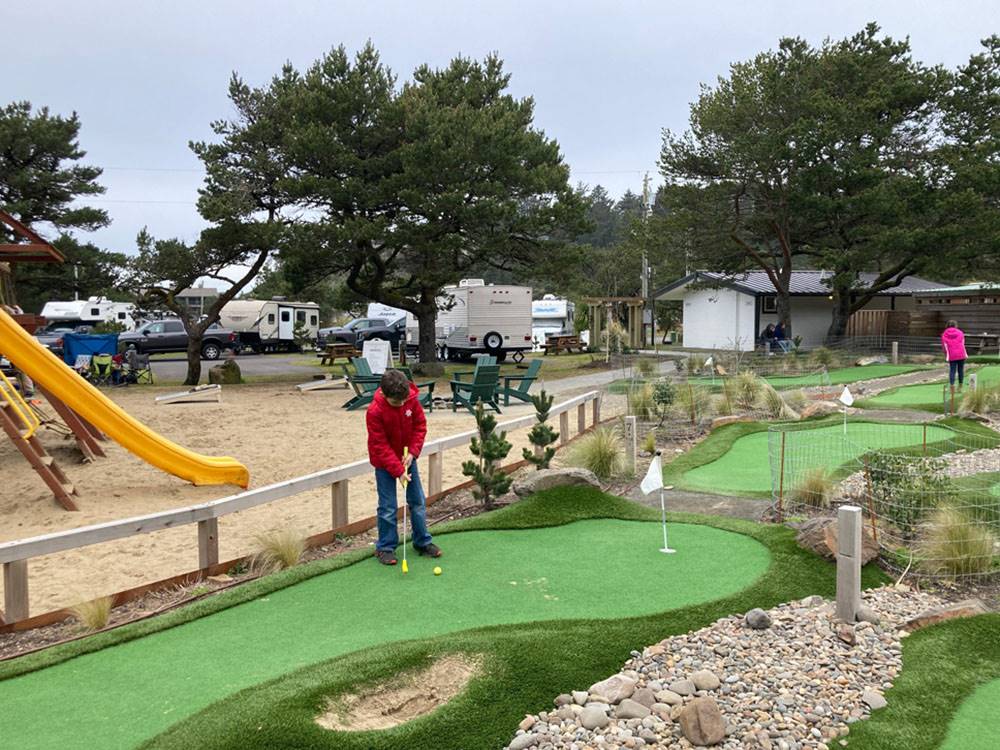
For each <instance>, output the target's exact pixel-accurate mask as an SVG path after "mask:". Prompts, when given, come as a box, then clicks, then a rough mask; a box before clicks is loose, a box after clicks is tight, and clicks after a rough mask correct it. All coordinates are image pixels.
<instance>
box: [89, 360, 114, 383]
mask: <svg viewBox="0 0 1000 750" xmlns="http://www.w3.org/2000/svg"><path fill="white" fill-rule="evenodd" d="M113 371H114V363H113V362H112V360H111V355H110V354H95V355H94V356H93V357H91V358H90V382H91V383H93V384H94V385H111V376H112V374H113Z"/></svg>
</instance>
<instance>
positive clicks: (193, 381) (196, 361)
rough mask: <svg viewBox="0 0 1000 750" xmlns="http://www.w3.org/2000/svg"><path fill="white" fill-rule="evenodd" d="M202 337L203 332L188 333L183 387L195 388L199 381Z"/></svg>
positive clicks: (193, 331) (192, 331) (195, 330)
mask: <svg viewBox="0 0 1000 750" xmlns="http://www.w3.org/2000/svg"><path fill="white" fill-rule="evenodd" d="M203 335H204V332H203V331H200V330H197V329H194V330H191V331H188V347H187V360H188V371H187V377H186V378H185V379H184V385H190V386H195V385H198V382H199V381H200V380H201V339H202V336H203Z"/></svg>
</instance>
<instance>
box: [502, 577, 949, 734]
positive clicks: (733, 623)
mask: <svg viewBox="0 0 1000 750" xmlns="http://www.w3.org/2000/svg"><path fill="white" fill-rule="evenodd" d="M863 598H864V603H865V604H866V605H867V607H868V608H869V611H868V612H867V613H866V617H870V619H872V620H876V622H875V623H872V622H861V623H858V624H857V625H856V626H848V625H843V624H839V623H837V622H836V620H835V619H834V616H833V605H832V603H829V602H827V601H825V600H824V599H823V598H822V597H818V596H812V597H808V598H806V599H803V600H801V601H797V602H792V603H790V604H782V605H779V606H778V607H775V608H774V609H772V610H770V611H769V612H767V613H764V612H763V611H761V610H753V611H752V612H751V613H748V615H747V616H746V617H744V616H739V615H733V616H730V617H726V618H723V619H721V620H718V621H717V622H715V623H714V624H712V625H710V626H708V627H707V628H703V629H702V630H698V631H695V632H692V633H688V634H686V635H680V636H674V637H671V638H667V639H665V640H663V641H661V642H660V643H658V644H655V645H652V646H650V647H648V648H646V649H645V650H644V651H642V652H641V653H640V652H638V651H633V652H632V658H631V659H630V660H629V661H628V662H626V663H625V665H624V667H623V669H622V670H621V672H619V673H618V674H617V675H614V676H612V677H610V678H608V679H607V680H602V681H601V682H599V683H596V684H594V685H591V686H590V687H589V688H582V689H578V690H576V691H574V692H572V693H567V694H564V695H560V696H559V697H558V698H556V699H555V705H556V708H555V709H554V710H552V711H543V712H541V713H539V714H536V715H533V716H527V717H526V718H525V719H524V720H523V721H522V722H521V724H520V728H519V729H518V731H517V734H516V735H514V737H513V738H512V740H511V742H510V744H509V745H508V748H509V750H525V748H538V749H539V750H555V749H556V748H560V749H563V750H595V749H596V748H600V749H601V750H612V749H617V748H640V747H657V748H667V749H669V750H682V749H686V748H691V747H693V746H694V745H693V743H692V742H691V741H689V740H688V739H687V737H686V736H685V734H686V733H687V732H690V731H691V725H692V719H691V717H692V715H694V714H699V717H700V718H701V721H700V722H697V723H696V729H698V730H699V731H705V732H710V731H712V729H713V724H712V722H713V718H712V717H713V713H712V710H708V709H706V708H705V704H706V703H709V702H711V703H714V704H715V705H717V707H718V709H719V710H720V711H721V715H720V714H719V713H718V712H716V713H715V714H714V716H715V719H714V721H715V722H716V725H717V726H716V727H715V731H717V732H718V734H717V736H718V737H719V739H720V740H721V741H720V742H719V744H718V746H719V747H721V748H724V750H737V749H738V748H748V749H749V748H757V749H758V750H804V749H805V748H814V749H817V750H823V749H824V748H828V747H830V745H834V746H837V740H838V738H841V737H843V736H844V735H846V734H847V733H848V732H849V730H850V725H851V724H852V723H854V722H855V721H858V720H861V719H864V718H866V717H867V716H868V714H869V713H870V712H871V711H872V710H875V709H877V708H880V707H883V706H885V705H886V703H885V699H884V698H883V697H882V694H883V693H884V691H885V690H886V689H887V688H889V687H891V685H892V681H893V679H894V678H895V677H896V675H897V674H898V672H899V670H900V668H901V666H902V659H901V644H900V639H901V637H902V634H901V632H900V631H899V630H898V628H899V627H901V625H902V624H903V623H905V622H906V621H907V620H909V619H910V618H912V617H914V616H915V615H917V614H919V613H921V612H923V611H925V610H927V609H930V608H931V607H935V606H939V605H940V604H941V600H940V599H938V598H937V597H934V596H932V595H930V594H924V593H917V592H912V591H910V590H909V589H908V587H900V588H898V589H897V588H893V587H883V588H880V589H874V590H871V591H867V592H865V594H864V595H863ZM748 622H753V623H754V625H756V626H758V627H759V626H762V625H763V626H764V629H753V628H752V627H751V626H750V625H749V624H748ZM879 622H880V623H881V624H878V623H879ZM849 641H854V643H850V642H849ZM693 704H694V705H693ZM713 710H714V709H713Z"/></svg>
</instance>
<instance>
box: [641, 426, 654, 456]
mask: <svg viewBox="0 0 1000 750" xmlns="http://www.w3.org/2000/svg"><path fill="white" fill-rule="evenodd" d="M642 449H643V450H644V451H646V453H655V452H656V430H650V431H649V432H647V433H646V434H645V435H644V436H643V438H642Z"/></svg>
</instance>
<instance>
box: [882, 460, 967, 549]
mask: <svg viewBox="0 0 1000 750" xmlns="http://www.w3.org/2000/svg"><path fill="white" fill-rule="evenodd" d="M944 469H945V462H944V461H943V460H942V459H940V458H919V457H913V456H905V455H895V454H891V453H880V454H875V455H872V456H870V457H869V459H868V472H869V477H870V481H871V488H872V502H873V504H874V506H875V512H876V513H877V514H878V515H879V516H880V517H882V518H883V519H886V520H888V521H890V522H891V523H893V524H894V525H895V526H897V527H898V528H899V530H900V532H901V534H902V535H903V537H904V538H910V537H913V536H914V535H915V534H916V531H917V526H918V525H919V524H920V522H921V521H922V520H923V518H924V516H925V515H926V514H927V512H928V511H929V510H931V509H933V508H937V507H940V506H942V505H946V504H948V503H949V502H950V501H951V500H952V499H954V495H955V491H956V490H955V486H954V484H952V482H951V480H950V479H949V478H948V477H947V476H945V474H944Z"/></svg>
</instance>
